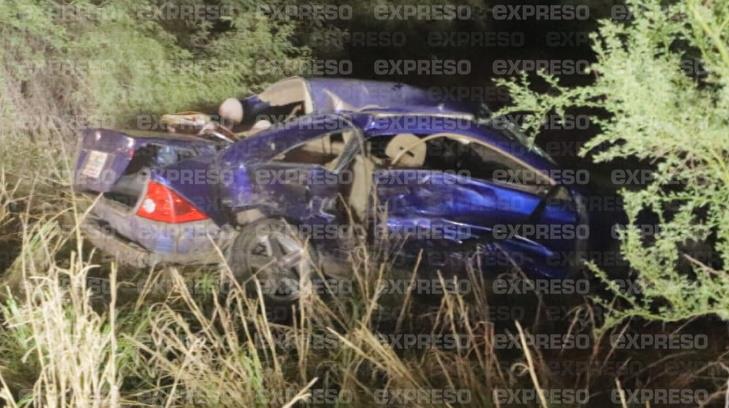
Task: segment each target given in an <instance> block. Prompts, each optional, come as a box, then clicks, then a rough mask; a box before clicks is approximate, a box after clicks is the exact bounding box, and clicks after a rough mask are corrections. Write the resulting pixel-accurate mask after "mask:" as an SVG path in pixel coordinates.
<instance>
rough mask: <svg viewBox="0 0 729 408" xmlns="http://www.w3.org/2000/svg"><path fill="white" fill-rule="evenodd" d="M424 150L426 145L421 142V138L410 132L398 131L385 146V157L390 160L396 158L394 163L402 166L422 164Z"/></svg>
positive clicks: (418, 165)
mask: <svg viewBox="0 0 729 408" xmlns="http://www.w3.org/2000/svg"><path fill="white" fill-rule="evenodd" d="M426 151H427V147H426V146H425V143H422V140H421V139H420V138H419V137H417V136H415V135H414V134H412V133H399V134H397V135H395V136H394V137H393V138H392V140H390V143H388V144H387V147H386V148H385V154H386V155H387V157H389V158H390V160H396V159H397V163H395V165H396V166H398V165H399V166H403V167H420V166H422V165H423V163H425V153H426ZM403 152H405V153H403ZM398 157H399V159H398Z"/></svg>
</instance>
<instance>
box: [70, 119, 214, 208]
mask: <svg viewBox="0 0 729 408" xmlns="http://www.w3.org/2000/svg"><path fill="white" fill-rule="evenodd" d="M214 151H215V145H214V143H213V142H210V141H208V140H205V139H202V138H199V137H195V136H191V135H184V134H169V133H155V132H142V131H116V130H110V129H84V130H83V131H82V132H81V141H80V146H79V151H78V156H77V160H76V167H75V172H74V187H75V189H76V190H77V191H82V192H93V193H104V194H107V195H110V196H112V198H114V196H116V197H123V198H124V199H125V200H120V201H127V200H131V202H128V201H127V204H129V205H130V206H131V205H132V204H133V203H134V202H135V200H136V199H137V198H138V197H139V196H140V195H141V193H142V191H143V188H144V182H145V181H146V179H147V177H148V174H149V169H150V168H152V167H163V166H166V165H170V164H173V163H175V162H177V161H180V160H184V159H186V158H190V157H194V156H197V155H198V154H200V153H203V152H214Z"/></svg>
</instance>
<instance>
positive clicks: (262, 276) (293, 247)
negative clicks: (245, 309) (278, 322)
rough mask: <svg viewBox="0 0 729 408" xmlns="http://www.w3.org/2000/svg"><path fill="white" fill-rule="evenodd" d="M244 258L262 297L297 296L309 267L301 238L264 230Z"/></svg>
mask: <svg viewBox="0 0 729 408" xmlns="http://www.w3.org/2000/svg"><path fill="white" fill-rule="evenodd" d="M248 259H249V261H248V262H249V265H250V266H251V268H252V272H253V273H254V274H255V276H256V277H257V278H258V280H259V281H260V282H261V289H262V290H263V293H264V294H265V295H266V296H268V297H270V298H273V299H276V300H280V301H293V300H296V299H298V298H299V296H300V294H301V287H300V286H301V282H300V280H301V277H307V276H308V270H309V262H308V257H307V256H306V249H305V248H304V245H303V243H302V242H301V241H299V240H298V239H296V238H295V237H292V236H290V235H287V234H285V233H282V232H278V231H270V232H266V233H264V234H261V235H259V236H258V237H256V240H255V241H254V243H253V245H251V249H250V251H249V253H248Z"/></svg>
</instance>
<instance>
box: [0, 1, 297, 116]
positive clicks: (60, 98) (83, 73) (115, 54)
mask: <svg viewBox="0 0 729 408" xmlns="http://www.w3.org/2000/svg"><path fill="white" fill-rule="evenodd" d="M183 6H189V7H191V8H190V9H189V10H202V11H198V14H199V15H212V16H213V18H211V19H200V18H197V19H196V18H195V16H196V15H198V14H194V13H190V14H189V15H185V14H183V13H184V11H180V10H181V8H182V7H183ZM215 24H217V25H219V27H217V28H216V29H215V30H213V29H212V28H213V25H215ZM292 29H293V26H292V24H291V23H289V22H287V21H282V20H275V21H274V20H272V19H269V18H268V17H266V16H265V15H263V14H262V13H258V12H257V10H256V7H255V4H254V3H252V2H247V1H221V2H206V1H204V0H190V1H185V2H178V3H176V4H175V5H174V7H173V5H171V3H170V2H161V1H150V2H144V3H142V2H136V1H131V0H123V1H116V2H101V3H99V2H92V1H89V0H83V1H75V2H72V3H65V2H61V3H59V4H56V3H55V2H45V1H40V0H39V1H23V2H20V1H14V0H11V1H9V2H3V3H2V4H0V49H1V50H2V51H0V70H1V71H0V72H1V73H2V74H1V75H0V77H2V80H1V81H0V86H2V87H1V88H0V101H2V104H1V105H2V106H3V108H2V114H3V119H10V120H11V121H13V120H15V121H16V122H17V118H18V117H19V116H20V117H24V121H23V123H25V122H30V123H38V122H37V121H38V117H39V116H40V115H42V113H45V112H49V111H50V115H54V117H56V118H58V119H59V121H60V120H63V119H68V118H70V117H72V118H78V117H79V116H80V119H81V120H90V121H92V122H93V121H97V123H98V121H100V120H107V121H114V122H118V121H121V122H122V123H130V122H132V120H133V119H134V117H135V115H138V114H140V113H147V114H149V113H152V114H158V113H162V112H169V111H174V110H178V109H183V108H185V109H189V108H191V107H195V106H201V105H210V104H216V103H218V102H219V101H220V100H221V99H222V98H225V97H230V96H233V95H243V94H245V93H246V92H248V90H249V88H250V87H251V86H253V85H255V86H261V85H262V84H265V83H267V82H271V81H274V80H277V79H280V78H281V77H284V76H287V75H292V74H294V73H295V70H294V69H288V70H287V69H286V67H293V68H295V67H297V66H298V65H297V63H300V62H301V61H305V58H306V57H307V51H306V49H302V48H297V47H294V46H293V45H292V43H291V41H290V38H289V37H290V36H291V32H292ZM262 64H263V65H265V66H267V67H269V69H266V70H262V69H260V66H261V65H262ZM257 67H259V69H256V68H257ZM6 122H7V120H6ZM75 124H76V125H77V124H78V123H75ZM72 127H73V126H72ZM20 130H24V129H20Z"/></svg>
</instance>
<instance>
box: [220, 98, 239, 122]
mask: <svg viewBox="0 0 729 408" xmlns="http://www.w3.org/2000/svg"><path fill="white" fill-rule="evenodd" d="M218 115H220V117H221V118H222V119H224V120H226V121H229V122H232V123H233V124H236V125H237V124H239V123H241V122H242V121H243V104H242V103H240V100H238V99H236V98H228V99H226V100H225V101H223V103H222V104H220V108H218Z"/></svg>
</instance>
